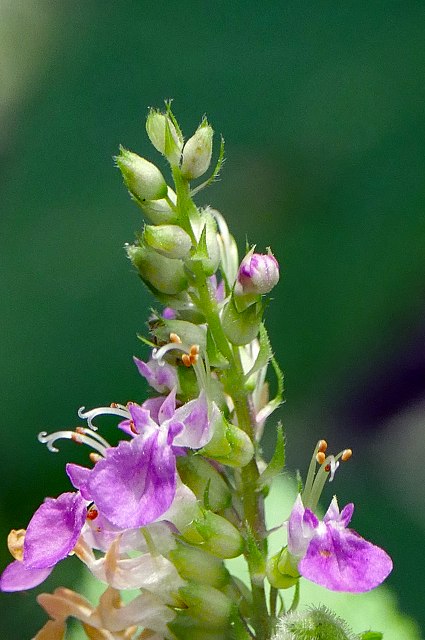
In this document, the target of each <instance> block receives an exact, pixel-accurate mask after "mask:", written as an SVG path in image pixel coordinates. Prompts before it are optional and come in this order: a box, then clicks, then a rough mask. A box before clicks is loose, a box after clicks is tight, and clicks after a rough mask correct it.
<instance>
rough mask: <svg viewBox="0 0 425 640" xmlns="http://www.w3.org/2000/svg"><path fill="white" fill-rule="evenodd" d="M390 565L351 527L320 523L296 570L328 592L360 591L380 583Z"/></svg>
mask: <svg viewBox="0 0 425 640" xmlns="http://www.w3.org/2000/svg"><path fill="white" fill-rule="evenodd" d="M392 566H393V564H392V561H391V558H390V557H389V556H388V555H387V553H385V551H384V550H383V549H380V548H379V547H377V546H375V545H374V544H372V543H371V542H368V541H367V540H364V539H363V538H361V537H360V536H359V535H358V534H357V533H355V532H354V531H352V530H351V529H345V528H344V527H343V526H341V525H334V524H332V523H330V524H325V523H321V524H320V525H319V529H318V532H317V534H316V536H315V537H314V538H313V539H312V540H311V542H310V544H309V546H308V549H307V553H306V555H305V557H304V558H303V559H302V560H301V562H300V563H299V565H298V570H299V572H300V573H301V575H302V576H304V577H305V578H307V579H308V580H311V581H312V582H316V583H317V584H320V585H322V586H323V587H326V588H327V589H330V590H331V591H346V592H351V593H362V592H364V591H369V590H370V589H373V588H374V587H377V586H378V585H379V584H381V582H383V581H384V580H385V578H386V577H387V576H388V574H389V573H390V572H391V570H392Z"/></svg>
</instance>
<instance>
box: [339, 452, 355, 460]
mask: <svg viewBox="0 0 425 640" xmlns="http://www.w3.org/2000/svg"><path fill="white" fill-rule="evenodd" d="M352 455H353V452H352V450H351V449H344V451H343V452H342V456H341V460H342V461H343V462H347V460H349V459H350V458H351V456H352Z"/></svg>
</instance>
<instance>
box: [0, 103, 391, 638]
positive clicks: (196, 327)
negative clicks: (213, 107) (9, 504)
mask: <svg viewBox="0 0 425 640" xmlns="http://www.w3.org/2000/svg"><path fill="white" fill-rule="evenodd" d="M146 131H147V134H148V136H149V139H150V141H151V142H152V144H153V146H154V147H155V149H156V150H157V151H159V152H160V153H161V154H162V155H163V156H164V157H165V158H166V160H167V161H168V163H169V165H170V169H171V176H172V180H173V184H172V186H170V185H169V184H167V181H166V179H165V178H164V176H163V174H162V172H161V171H160V170H159V169H158V168H157V167H156V166H155V165H154V164H153V163H151V162H150V161H149V160H146V159H145V158H142V157H140V156H138V155H137V154H135V153H133V152H131V151H128V150H126V149H124V148H122V147H121V148H120V153H119V155H118V156H117V158H116V159H115V160H116V164H117V166H118V168H119V169H120V171H121V174H122V177H123V180H124V183H125V186H126V187H127V189H128V191H129V193H130V195H131V198H132V199H133V200H134V202H135V203H136V204H137V205H138V206H139V207H140V209H141V210H142V212H143V214H144V216H145V218H146V224H145V225H144V227H143V228H142V229H141V230H139V232H138V233H137V234H136V239H135V241H134V242H133V243H132V244H128V245H126V252H127V256H128V258H129V259H130V261H131V263H132V265H133V266H134V268H135V270H136V272H137V273H138V275H139V276H140V278H141V280H142V281H143V282H144V283H145V285H146V286H147V287H148V288H149V290H150V291H151V292H152V293H153V295H154V296H155V298H156V300H157V303H158V305H159V307H160V310H159V311H153V312H152V315H151V317H150V319H149V324H148V327H149V334H148V335H146V336H142V340H143V342H144V343H145V344H148V345H149V346H150V349H151V350H150V354H149V358H148V359H147V361H143V360H141V359H139V358H137V357H134V363H135V365H136V367H137V369H138V371H139V373H140V375H141V376H143V377H144V378H145V380H146V381H147V383H148V385H149V387H150V390H151V391H150V394H149V397H148V398H147V399H145V400H144V401H141V402H140V401H137V402H135V401H130V402H126V403H125V404H119V403H115V402H114V403H112V404H111V405H110V406H107V407H99V408H94V409H89V410H86V409H84V408H81V409H80V411H79V413H78V415H79V417H80V418H81V420H83V421H84V426H79V427H77V428H76V429H75V430H67V429H65V430H60V431H57V432H54V433H51V434H48V433H47V432H45V431H43V432H41V433H40V434H39V440H40V442H42V443H44V444H46V445H47V448H48V449H49V450H50V451H57V448H56V446H55V443H56V442H57V441H58V440H60V439H68V440H72V441H74V442H77V443H79V444H84V445H86V446H88V447H89V448H90V449H92V451H91V453H90V454H89V456H88V463H87V464H88V466H80V465H78V464H74V463H68V464H67V465H66V473H67V475H68V478H69V480H70V482H71V485H72V487H73V490H72V491H68V492H65V493H63V494H61V495H60V496H59V497H58V498H55V499H53V498H47V499H46V500H45V501H44V502H43V504H42V505H41V506H40V507H39V508H38V509H37V511H36V512H35V514H34V516H33V517H32V519H31V521H30V523H29V524H28V527H27V529H26V530H24V529H20V530H18V531H15V530H12V532H11V534H10V536H9V549H10V551H11V554H12V555H13V557H14V561H13V562H11V564H10V565H9V566H8V567H6V569H5V571H4V572H3V574H2V576H1V579H0V588H1V590H3V591H20V590H23V589H29V588H32V587H35V586H37V585H39V584H41V583H42V582H43V581H44V580H45V579H46V577H47V576H48V575H50V573H51V571H52V570H53V568H54V566H55V565H56V564H57V563H58V562H60V561H62V560H63V559H65V558H66V557H67V556H68V555H70V554H75V555H76V556H77V557H78V558H79V559H80V560H81V561H82V562H83V563H84V564H85V565H86V566H87V568H88V569H89V571H90V572H91V573H92V574H93V576H94V577H95V578H96V579H98V580H99V581H100V582H102V583H104V585H105V591H104V593H103V595H102V596H101V598H100V600H99V603H98V605H97V606H94V605H92V604H91V603H89V602H88V601H87V600H85V599H84V598H83V597H82V596H80V595H79V594H77V593H75V592H73V591H71V590H69V589H64V588H59V589H56V590H55V591H54V593H53V594H41V595H40V596H39V598H38V600H39V603H40V604H41V606H42V607H43V608H44V609H45V611H46V612H47V613H48V615H49V616H50V620H49V621H48V622H47V623H46V625H45V627H44V628H43V630H42V631H41V632H40V634H39V635H37V638H40V639H41V638H50V639H51V640H60V639H62V638H63V637H64V634H65V630H66V620H67V618H68V617H69V616H73V617H74V618H76V619H78V620H80V621H81V623H82V625H83V629H84V631H85V633H86V635H87V637H88V638H111V639H112V638H126V639H127V640H136V638H138V639H142V638H146V639H147V638H152V639H155V640H179V639H181V640H191V639H193V640H204V639H205V640H227V639H228V638H234V639H235V640H250V639H253V638H255V639H256V640H269V638H271V637H272V634H273V632H274V630H275V629H276V628H277V619H278V615H279V611H278V597H277V594H278V591H279V590H285V589H289V588H291V587H293V588H294V589H295V591H294V597H293V602H292V605H291V607H290V611H293V610H295V608H296V606H297V604H298V600H299V583H300V578H301V576H303V577H305V578H307V579H310V580H312V581H313V582H317V583H318V584H322V585H323V586H325V587H327V588H329V589H333V590H336V591H352V592H361V591H366V590H368V589H371V588H373V587H374V586H376V585H377V584H379V583H380V582H382V581H383V580H384V579H385V577H386V575H388V573H389V571H390V570H391V560H390V559H389V557H388V556H387V554H386V553H385V552H384V551H383V550H382V549H379V547H375V546H374V545H372V544H371V543H369V542H367V541H365V540H363V539H362V538H360V537H359V536H357V534H355V533H354V532H352V531H351V530H350V529H347V525H348V523H349V520H350V518H351V515H352V513H353V508H354V507H353V505H347V506H346V507H345V508H344V509H343V510H342V511H341V512H340V511H339V508H338V505H337V503H336V499H334V500H333V501H332V503H331V505H330V507H329V509H328V512H327V514H326V516H325V517H324V519H323V521H319V519H318V517H317V515H316V513H315V510H316V507H317V503H318V499H319V497H320V494H321V492H322V490H323V487H324V484H325V482H326V480H327V479H330V480H332V479H333V477H334V474H335V471H336V469H337V468H338V465H339V460H341V461H346V460H348V459H349V457H350V456H351V450H349V449H346V450H344V451H343V452H341V453H340V454H338V455H337V456H329V455H326V453H325V452H326V449H327V444H326V442H325V441H324V440H320V441H319V443H318V445H317V447H316V449H315V451H314V453H313V458H312V462H311V464H310V469H309V473H308V475H307V480H306V485H305V487H304V491H303V492H302V495H299V496H298V498H297V500H296V503H295V505H294V507H293V509H292V512H291V514H290V516H289V521H288V539H287V544H283V543H284V540H282V547H281V549H280V551H279V552H278V553H277V554H275V555H273V556H271V557H269V555H268V550H267V536H268V531H267V526H266V522H265V520H264V499H265V497H266V496H267V493H268V491H269V488H270V485H271V483H272V481H273V479H274V477H275V476H277V475H279V474H280V473H281V472H282V469H283V467H284V464H285V438H284V434H283V430H282V427H281V426H279V427H278V429H277V441H276V449H275V452H274V454H273V457H272V459H271V461H270V462H269V463H268V464H266V462H265V461H264V460H263V459H262V455H261V449H260V444H259V442H260V439H261V436H262V433H263V430H264V427H265V421H266V419H267V418H268V417H269V416H270V415H271V414H272V413H273V412H274V411H275V409H276V408H277V407H278V406H279V405H280V403H281V401H282V395H283V378H282V373H281V371H280V369H279V366H278V365H277V363H276V361H275V359H274V357H273V352H272V348H271V345H270V342H269V338H268V335H267V331H266V329H265V326H264V309H265V306H266V305H265V302H266V300H265V296H266V295H267V294H269V293H270V292H271V291H272V289H273V288H274V287H275V286H276V285H277V283H278V281H279V265H278V262H277V260H276V258H275V257H274V256H273V254H272V252H271V250H270V249H267V252H266V253H264V254H261V253H256V252H255V247H252V248H251V249H249V250H248V251H247V253H246V255H245V256H244V257H243V258H242V260H241V261H239V258H238V251H237V246H236V242H235V240H234V238H233V237H232V236H231V234H230V233H229V230H228V228H227V225H226V222H225V220H224V218H223V216H222V215H221V214H220V213H219V212H218V211H215V210H214V209H211V208H210V207H206V208H199V207H197V206H196V205H195V203H194V200H193V196H194V195H195V193H196V192H197V191H199V189H201V188H204V187H206V186H208V185H209V184H210V183H211V182H212V181H213V180H214V179H215V178H216V177H217V175H218V172H219V170H220V167H221V164H222V161H223V146H222V147H221V151H220V154H219V159H218V162H217V165H216V167H215V169H214V170H213V171H212V173H211V176H210V177H209V178H208V179H207V180H206V181H205V182H203V183H202V184H199V185H197V186H195V187H194V188H192V187H191V181H192V180H196V179H198V178H200V177H201V176H203V175H204V174H205V173H206V172H207V171H208V169H209V166H210V163H211V157H212V148H213V146H212V143H213V130H212V128H211V126H210V125H209V124H208V122H207V120H206V118H203V120H202V122H201V124H200V125H199V127H198V129H197V130H196V131H195V133H194V134H193V135H192V136H191V137H190V138H189V139H188V140H187V141H186V142H185V141H184V138H183V135H182V132H181V130H180V127H179V125H178V123H177V121H176V119H175V117H174V114H173V113H172V111H171V106H170V104H169V103H168V104H167V105H166V111H165V112H164V113H162V112H160V111H157V110H154V109H151V110H150V112H149V115H148V117H147V123H146ZM269 364H272V369H273V371H274V373H275V376H276V378H277V384H276V385H275V386H276V387H277V391H276V395H275V397H273V398H269V392H268V389H269V387H268V383H267V374H268V368H269ZM103 415H108V416H113V417H114V418H115V420H116V421H117V427H118V429H119V433H120V434H121V435H120V439H119V442H118V444H117V445H116V446H111V444H110V443H109V442H108V441H107V440H106V439H105V438H104V437H103V435H102V434H101V433H100V431H99V430H98V427H99V426H101V420H100V418H101V416H103ZM317 464H319V471H317V473H316V465H317ZM282 524H283V523H282ZM241 555H243V556H244V557H245V559H246V562H247V566H248V570H249V581H250V584H249V585H247V584H245V583H243V582H242V581H241V580H240V579H239V578H238V576H235V575H233V574H232V573H231V572H230V570H229V568H228V566H227V565H226V561H227V560H229V559H232V558H237V557H238V556H241ZM341 567H342V568H343V570H340V568H341ZM130 589H137V590H138V592H139V595H137V596H136V597H135V598H134V599H133V600H131V601H130V602H129V603H127V604H124V603H123V601H122V600H121V591H125V590H130ZM267 593H269V594H270V596H269V597H268V596H267V597H266V594H267ZM280 598H281V602H282V605H283V597H282V596H281V595H280ZM282 608H283V610H285V607H284V606H283V607H282ZM288 620H289V618H288ZM329 624H333V623H332V622H329ZM287 628H288V629H289V627H288V625H286V626H285V624H284V623H281V625H280V627H279V629H280V631H281V632H282V633H286V629H287ZM294 628H295V627H294ZM280 631H279V632H280ZM276 637H292V636H285V635H283V636H276ZM294 637H298V636H294Z"/></svg>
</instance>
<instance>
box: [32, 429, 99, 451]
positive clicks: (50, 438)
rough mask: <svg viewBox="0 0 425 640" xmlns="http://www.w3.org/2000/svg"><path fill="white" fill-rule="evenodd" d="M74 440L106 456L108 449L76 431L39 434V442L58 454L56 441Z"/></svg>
mask: <svg viewBox="0 0 425 640" xmlns="http://www.w3.org/2000/svg"><path fill="white" fill-rule="evenodd" d="M61 439H63V440H73V441H74V442H78V443H79V444H87V445H88V446H89V447H91V448H92V449H94V450H95V451H97V452H98V453H100V455H101V456H103V457H104V456H105V453H106V448H108V447H109V446H110V445H108V447H106V448H105V447H104V446H103V445H102V444H101V443H100V442H99V441H98V440H95V438H94V437H89V436H87V435H85V434H80V433H75V431H55V432H54V433H49V434H48V433H47V431H41V432H40V433H39V434H38V440H39V442H41V443H42V444H47V448H48V450H49V451H53V453H57V452H58V451H59V449H57V448H56V447H55V446H54V443H55V442H56V440H61Z"/></svg>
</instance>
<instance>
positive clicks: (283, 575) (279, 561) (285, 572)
mask: <svg viewBox="0 0 425 640" xmlns="http://www.w3.org/2000/svg"><path fill="white" fill-rule="evenodd" d="M266 574H267V578H268V580H269V582H270V584H271V585H272V587H275V588H276V589H289V588H290V587H293V586H294V585H295V584H296V583H297V582H298V580H299V578H300V574H299V573H298V571H297V569H296V567H294V565H293V564H292V561H291V557H290V555H289V552H288V550H287V548H286V547H285V549H283V550H282V551H279V552H278V553H276V555H274V556H272V557H271V558H269V559H268V560H267V565H266Z"/></svg>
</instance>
